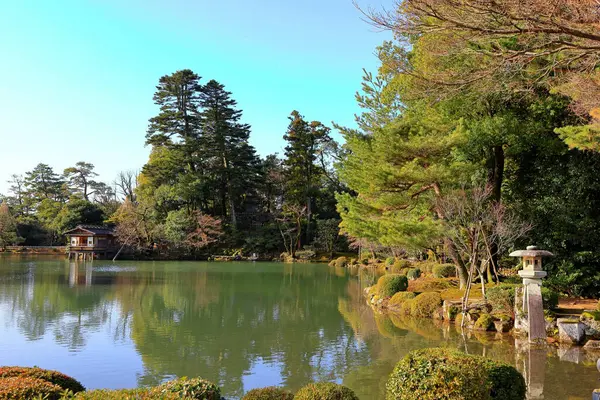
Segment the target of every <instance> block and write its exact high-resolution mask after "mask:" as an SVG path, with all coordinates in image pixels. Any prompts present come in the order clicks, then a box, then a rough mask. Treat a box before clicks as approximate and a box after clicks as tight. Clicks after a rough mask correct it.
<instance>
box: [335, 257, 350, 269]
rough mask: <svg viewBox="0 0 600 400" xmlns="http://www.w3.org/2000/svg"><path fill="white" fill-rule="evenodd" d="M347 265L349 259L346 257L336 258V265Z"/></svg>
mask: <svg viewBox="0 0 600 400" xmlns="http://www.w3.org/2000/svg"><path fill="white" fill-rule="evenodd" d="M346 265H348V259H347V258H346V257H338V258H337V260H335V266H336V267H345V266H346Z"/></svg>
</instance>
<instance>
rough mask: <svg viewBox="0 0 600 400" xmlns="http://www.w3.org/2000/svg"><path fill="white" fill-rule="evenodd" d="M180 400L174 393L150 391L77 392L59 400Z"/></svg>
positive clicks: (107, 390)
mask: <svg viewBox="0 0 600 400" xmlns="http://www.w3.org/2000/svg"><path fill="white" fill-rule="evenodd" d="M67 399H69V400H71V399H72V400H158V399H160V400H180V399H183V398H182V397H179V395H178V394H176V393H170V394H163V395H160V396H159V395H155V394H152V393H151V390H150V389H118V390H109V389H97V390H90V391H85V392H79V393H77V394H76V395H74V396H65V397H63V398H61V400H67Z"/></svg>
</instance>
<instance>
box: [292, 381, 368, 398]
mask: <svg viewBox="0 0 600 400" xmlns="http://www.w3.org/2000/svg"><path fill="white" fill-rule="evenodd" d="M294 400H358V397H357V396H356V394H354V392H353V391H352V390H351V389H350V388H347V387H346V386H342V385H337V384H335V383H329V382H320V383H311V384H309V385H306V386H304V387H303V388H302V389H300V390H299V391H298V393H296V396H295V397H294Z"/></svg>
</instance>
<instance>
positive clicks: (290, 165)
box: [283, 111, 332, 245]
mask: <svg viewBox="0 0 600 400" xmlns="http://www.w3.org/2000/svg"><path fill="white" fill-rule="evenodd" d="M289 120H290V124H289V126H288V129H287V132H286V134H285V135H284V136H283V138H284V139H285V140H286V141H287V142H288V145H287V146H286V147H285V153H284V154H285V159H284V168H285V185H286V186H285V201H286V202H287V203H288V204H292V205H295V206H299V205H303V206H304V207H306V219H307V229H306V243H309V242H310V239H311V231H310V225H311V221H312V216H313V214H314V203H315V197H316V195H317V193H318V190H319V188H320V187H321V183H322V182H321V178H322V177H323V174H324V170H323V167H322V166H321V165H319V164H318V163H317V160H318V156H319V153H320V152H321V151H322V150H323V147H324V146H325V144H326V143H329V142H331V140H332V139H331V137H330V136H329V132H330V129H329V128H327V127H326V126H324V125H323V124H322V123H320V122H318V121H312V122H307V121H306V120H305V119H304V117H303V116H302V115H300V113H299V112H298V111H293V112H292V114H291V115H290V117H289ZM299 245H300V244H299Z"/></svg>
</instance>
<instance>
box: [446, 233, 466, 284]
mask: <svg viewBox="0 0 600 400" xmlns="http://www.w3.org/2000/svg"><path fill="white" fill-rule="evenodd" d="M445 242H446V248H447V249H448V254H449V255H450V258H451V259H452V261H453V262H454V265H455V266H456V271H457V273H458V280H459V283H460V288H461V289H464V288H466V286H467V281H468V280H469V271H468V269H467V266H466V265H465V262H464V260H463V259H462V258H461V256H460V255H459V254H458V251H457V250H456V246H455V245H454V243H452V241H451V240H449V239H446V240H445Z"/></svg>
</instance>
